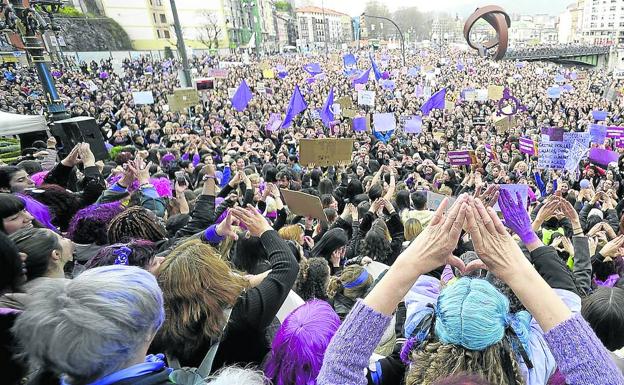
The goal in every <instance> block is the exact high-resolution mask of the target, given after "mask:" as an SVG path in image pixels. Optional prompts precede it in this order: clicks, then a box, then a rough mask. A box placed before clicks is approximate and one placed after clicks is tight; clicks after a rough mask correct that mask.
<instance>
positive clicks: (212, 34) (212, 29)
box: [197, 11, 223, 49]
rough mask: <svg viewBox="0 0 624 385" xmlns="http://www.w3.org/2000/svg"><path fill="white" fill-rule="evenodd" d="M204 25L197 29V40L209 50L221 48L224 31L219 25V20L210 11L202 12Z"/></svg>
mask: <svg viewBox="0 0 624 385" xmlns="http://www.w3.org/2000/svg"><path fill="white" fill-rule="evenodd" d="M202 17H203V19H204V23H203V24H202V25H201V26H200V27H198V28H197V40H199V41H200V42H201V43H202V44H203V45H205V46H206V47H208V49H212V48H219V39H220V38H221V32H223V29H222V28H221V25H220V24H219V18H218V17H217V16H216V15H215V14H213V13H211V12H208V11H204V12H202Z"/></svg>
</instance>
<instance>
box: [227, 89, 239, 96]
mask: <svg viewBox="0 0 624 385" xmlns="http://www.w3.org/2000/svg"><path fill="white" fill-rule="evenodd" d="M236 90H238V88H228V99H232V98H233V97H234V94H235V93H236Z"/></svg>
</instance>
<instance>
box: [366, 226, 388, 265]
mask: <svg viewBox="0 0 624 385" xmlns="http://www.w3.org/2000/svg"><path fill="white" fill-rule="evenodd" d="M390 239H391V238H390V236H389V233H388V228H387V226H386V224H385V222H384V221H383V220H381V219H377V220H375V222H373V225H372V226H371V229H370V230H369V231H368V232H367V233H366V235H365V236H364V239H363V240H362V243H361V244H360V254H361V255H362V256H364V257H369V258H371V259H372V260H374V261H379V262H385V261H386V260H387V259H388V256H389V255H390V254H391V253H392V247H391V246H390Z"/></svg>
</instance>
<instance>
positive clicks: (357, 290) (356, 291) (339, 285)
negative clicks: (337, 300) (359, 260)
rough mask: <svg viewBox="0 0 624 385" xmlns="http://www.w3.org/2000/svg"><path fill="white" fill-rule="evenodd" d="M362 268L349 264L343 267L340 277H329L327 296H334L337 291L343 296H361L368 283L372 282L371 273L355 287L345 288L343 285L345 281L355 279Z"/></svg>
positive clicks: (352, 297) (354, 297) (364, 292)
mask: <svg viewBox="0 0 624 385" xmlns="http://www.w3.org/2000/svg"><path fill="white" fill-rule="evenodd" d="M363 270H364V268H363V267H362V266H360V265H351V266H347V267H345V269H344V270H343V271H342V273H341V274H340V277H331V278H330V280H329V285H328V288H327V295H328V296H329V298H334V297H335V296H336V294H338V293H342V294H344V296H345V297H347V298H351V299H356V298H363V297H364V295H365V294H366V291H367V290H368V288H369V287H370V285H372V284H373V276H372V275H370V274H369V275H368V279H366V281H364V282H362V283H361V284H360V285H358V286H356V287H352V288H350V289H346V288H344V286H343V285H344V284H345V283H349V282H353V281H355V280H356V279H357V278H358V277H359V276H360V274H362V271H363Z"/></svg>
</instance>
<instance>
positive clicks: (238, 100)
mask: <svg viewBox="0 0 624 385" xmlns="http://www.w3.org/2000/svg"><path fill="white" fill-rule="evenodd" d="M251 98H253V95H252V94H251V90H250V89H249V86H248V85H247V82H245V79H243V81H242V82H241V84H240V86H238V89H237V90H236V93H235V94H234V96H233V97H232V107H234V108H236V111H238V112H241V111H243V110H245V108H247V105H248V104H249V102H250V101H251Z"/></svg>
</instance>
